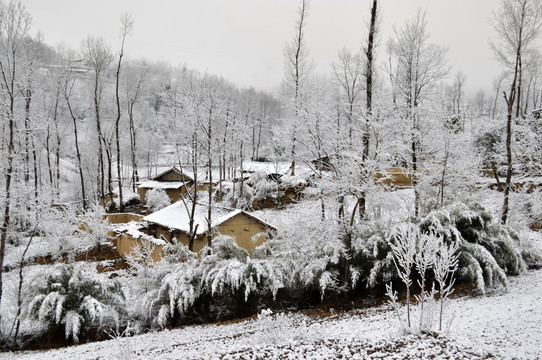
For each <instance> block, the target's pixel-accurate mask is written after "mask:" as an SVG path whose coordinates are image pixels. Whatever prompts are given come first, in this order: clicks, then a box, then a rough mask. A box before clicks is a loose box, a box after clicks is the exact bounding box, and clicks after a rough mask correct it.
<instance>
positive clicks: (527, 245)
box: [0, 0, 542, 359]
mask: <svg viewBox="0 0 542 360" xmlns="http://www.w3.org/2000/svg"><path fill="white" fill-rule="evenodd" d="M296 1H297V3H298V10H297V13H296V22H295V23H294V24H291V25H292V28H291V37H290V38H288V39H284V48H283V53H282V54H281V55H282V59H283V69H284V70H283V77H282V83H281V87H280V90H279V91H277V93H271V92H267V91H259V90H257V89H254V88H247V87H239V86H237V85H236V84H235V83H233V82H231V81H229V80H228V79H225V78H223V77H222V76H221V75H220V74H210V73H207V72H200V71H196V70H193V69H191V68H190V64H186V65H182V66H176V65H173V64H168V63H166V62H153V61H146V60H144V59H143V60H142V59H131V58H129V57H126V56H125V55H124V53H125V50H126V49H127V48H129V47H130V46H132V45H131V42H130V40H131V34H132V32H133V30H134V28H136V27H137V26H138V24H137V22H135V21H134V20H133V18H132V17H131V15H130V14H129V9H127V11H128V12H127V13H126V14H125V15H123V16H122V17H121V18H120V19H119V22H118V28H119V37H118V43H117V44H114V45H113V46H112V45H110V44H108V43H107V42H106V41H105V40H104V39H103V38H100V37H93V36H88V37H86V38H85V39H82V40H81V43H80V46H79V47H77V48H70V47H68V46H67V45H54V44H48V43H46V42H44V40H43V35H40V34H39V33H37V35H36V32H35V31H34V29H33V27H32V14H30V13H29V12H28V10H27V9H26V8H25V5H24V1H19V0H0V108H1V111H0V119H1V124H2V128H1V134H0V168H1V169H2V173H1V174H0V186H1V188H2V189H3V190H2V191H1V192H0V211H1V213H0V216H1V224H2V225H1V227H0V267H1V270H2V271H1V273H0V345H1V348H2V350H3V351H2V352H0V358H3V357H4V356H7V357H10V358H12V357H13V358H18V357H21V358H24V357H27V358H34V357H35V358H48V356H50V357H55V356H56V357H57V358H58V357H68V356H76V357H77V358H87V357H88V358H93V359H95V358H97V356H98V358H101V359H108V358H191V359H192V358H202V359H206V358H224V359H226V358H227V359H237V358H243V359H245V358H246V359H258V358H281V359H282V358H290V357H289V356H291V357H292V358H372V357H375V358H376V357H378V358H384V357H387V356H397V357H396V358H468V359H472V358H511V357H515V358H536V357H537V356H540V354H541V353H542V347H541V345H540V344H542V335H540V328H539V325H537V324H539V322H540V321H541V320H542V306H541V303H540V297H541V296H542V293H541V291H542V290H541V289H542V272H541V270H540V268H541V267H542V234H541V232H540V231H542V192H541V191H542V190H541V189H542V172H541V170H542V56H541V54H542V50H541V49H542V48H541V44H542V42H541V41H542V36H541V35H542V34H541V32H542V2H540V1H539V0H499V1H498V2H495V8H494V9H493V12H492V16H491V18H490V19H487V21H490V23H491V25H492V27H493V29H494V31H493V34H492V37H491V39H490V43H491V49H492V51H493V56H494V57H495V58H496V59H498V61H499V62H500V64H501V65H502V66H501V70H502V72H501V73H496V74H494V79H493V81H492V83H491V84H487V85H488V87H487V88H488V89H491V90H490V91H488V90H479V91H477V92H474V95H471V94H470V93H469V92H468V91H467V90H466V89H467V88H466V84H467V83H468V81H469V79H468V78H467V77H466V75H465V74H464V73H462V72H461V69H455V68H453V67H452V66H451V65H450V64H449V62H448V60H447V52H448V49H447V48H446V47H445V46H443V45H441V44H438V43H433V42H432V38H431V36H430V34H429V32H428V30H427V24H428V22H431V21H432V20H431V18H429V17H428V16H426V13H425V11H424V9H420V10H419V11H418V13H417V15H416V16H414V17H412V18H407V19H404V22H403V23H399V24H395V31H394V34H393V36H391V37H390V38H383V37H382V35H381V31H380V29H381V25H382V22H383V21H385V14H382V11H381V9H380V7H379V6H380V5H381V4H380V1H378V0H371V1H369V2H368V4H369V5H370V6H368V7H367V9H366V13H365V14H363V20H364V23H365V25H366V26H365V28H361V29H356V30H355V31H358V32H360V33H363V34H364V35H363V36H364V38H363V39H364V40H363V43H362V44H360V46H359V47H358V48H351V49H350V48H343V49H342V50H341V51H340V52H339V53H338V54H337V56H336V59H335V61H334V62H333V63H332V64H330V66H329V68H328V71H327V72H326V73H321V72H316V71H315V69H314V61H313V60H314V59H313V57H312V54H311V49H310V44H308V42H307V41H306V38H305V31H306V28H307V27H308V26H311V23H310V19H311V7H312V6H315V4H311V3H310V1H309V0H296ZM414 5H415V4H414V3H413V6H414ZM360 16H361V15H360ZM168 174H173V175H174V176H180V177H181V178H182V180H178V179H177V180H163V178H166V177H167V176H169V175H168ZM172 189H173V190H175V189H177V190H178V191H179V195H178V196H177V197H176V198H175V199H173V198H172V195H171V194H172V193H171V191H172ZM181 213H182V215H178V214H181ZM119 214H120V215H119ZM168 214H169V215H168ZM171 214H173V215H171ZM118 219H125V220H118ZM232 219H244V220H242V221H245V223H246V224H248V223H250V224H251V225H250V226H256V225H258V226H263V227H264V229H265V230H264V231H263V232H260V233H258V234H256V235H254V234H253V233H252V232H250V233H249V235H247V236H248V240H246V241H245V240H241V239H240V237H239V236H240V235H233V234H237V233H236V232H235V231H237V230H235V229H237V228H232V230H231V231H230V230H228V231H226V230H224V229H226V224H228V222H229V221H230V222H231V221H233V220H232ZM239 221H241V220H239ZM174 222H177V223H179V222H183V223H182V224H180V225H178V227H176V226H177V225H168V224H173V223H174ZM245 223H243V224H245ZM246 224H245V225H246ZM254 224H256V225H254ZM239 226H240V225H239ZM247 226H248V225H247ZM251 229H252V230H250V231H253V230H254V228H251ZM239 231H240V232H241V233H242V232H243V231H245V232H249V229H248V228H246V229H245V230H239ZM258 231H259V230H258ZM123 239H124V240H123ZM123 241H124V242H123ZM126 241H130V242H129V244H130V245H127V246H128V248H127V249H128V250H126V251H125V250H123V249H124V248H123V247H122V246H125V245H122V246H121V244H126ZM198 244H201V245H198ZM157 254H158V255H157ZM537 299H538V300H537ZM457 318H460V319H463V320H461V321H456V319H457ZM235 319H243V320H235ZM503 319H506V320H503ZM217 323H218V324H219V325H217ZM194 324H205V325H200V326H194ZM484 334H486V335H487V334H493V335H487V336H489V338H485V337H484V336H486V335H484ZM136 337H137V338H136ZM130 339H134V340H130ZM136 339H138V340H136ZM510 339H512V340H510ZM104 341H107V342H104ZM81 343H87V344H86V345H78V346H72V347H66V346H68V345H73V344H81ZM173 344H174V345H173ZM537 344H538V345H537ZM301 345H302V346H301ZM85 346H86V347H85ZM37 349H48V350H47V351H45V352H36V350H37ZM55 349H56V350H55Z"/></svg>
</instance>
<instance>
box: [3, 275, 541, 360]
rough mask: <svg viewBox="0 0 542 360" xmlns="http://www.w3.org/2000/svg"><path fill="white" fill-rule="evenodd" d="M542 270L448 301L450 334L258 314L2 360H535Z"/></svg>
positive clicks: (391, 320)
mask: <svg viewBox="0 0 542 360" xmlns="http://www.w3.org/2000/svg"><path fill="white" fill-rule="evenodd" d="M541 304H542V270H536V271H530V272H528V273H526V274H524V275H521V276H519V277H515V278H510V283H509V288H508V291H507V292H505V291H498V292H496V293H494V294H491V295H489V296H481V297H475V298H472V297H460V298H456V299H453V300H451V301H450V303H449V308H448V310H447V311H448V313H449V314H454V315H455V320H454V322H453V324H452V327H451V331H450V334H449V335H447V336H445V337H438V338H435V337H433V336H431V335H422V336H419V335H408V336H405V335H401V331H400V327H399V325H398V324H399V323H398V321H397V319H396V317H395V315H394V313H393V312H392V311H391V309H390V308H389V306H388V305H382V306H379V307H376V308H370V309H364V310H355V311H351V312H346V313H338V314H333V313H334V311H333V310H331V312H330V313H318V312H312V313H310V314H309V313H284V314H282V313H281V314H274V315H271V316H269V315H267V316H266V315H263V316H262V315H260V317H259V319H248V320H244V321H240V322H237V323H226V324H221V325H204V326H187V327H183V328H180V329H174V330H165V331H162V332H157V333H153V334H147V335H141V336H135V337H132V338H117V339H112V340H109V341H104V342H98V343H90V344H85V345H79V346H72V347H68V348H63V349H57V350H50V351H45V352H42V351H40V352H24V353H8V354H1V355H0V359H11V358H17V359H68V358H73V359H119V358H126V359H128V358H136V359H263V358H268V359H333V358H343V359H363V358H394V359H412V358H437V359H486V358H498V359H536V358H540V356H542V332H541V331H540V323H541V321H542V307H541V306H540V305H541Z"/></svg>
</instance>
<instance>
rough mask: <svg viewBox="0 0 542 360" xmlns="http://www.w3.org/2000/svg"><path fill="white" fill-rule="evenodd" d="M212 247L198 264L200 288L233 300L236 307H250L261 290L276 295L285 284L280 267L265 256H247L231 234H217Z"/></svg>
mask: <svg viewBox="0 0 542 360" xmlns="http://www.w3.org/2000/svg"><path fill="white" fill-rule="evenodd" d="M212 248H213V251H212V253H211V254H207V255H205V256H204V257H203V259H202V261H201V263H200V266H199V271H200V274H201V275H200V276H201V286H202V287H201V291H202V292H205V293H207V294H209V295H211V296H213V297H216V296H222V297H225V298H226V299H228V298H229V299H232V300H234V303H235V305H236V307H237V309H236V310H237V311H239V310H242V309H243V308H249V309H248V310H250V308H251V307H253V306H254V305H255V304H254V302H255V301H257V300H258V297H259V295H260V294H270V295H272V296H273V297H275V295H276V294H277V291H278V290H279V289H280V288H282V287H283V286H284V285H283V280H284V273H283V272H282V269H281V268H280V267H275V266H274V263H273V262H272V261H269V260H268V259H267V258H265V257H264V258H258V257H256V256H254V257H250V256H249V254H248V252H247V251H246V250H245V249H243V248H241V247H239V245H237V242H236V241H235V239H234V238H232V237H229V236H224V235H219V236H217V237H216V238H215V239H213V245H212Z"/></svg>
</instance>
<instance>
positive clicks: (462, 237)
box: [420, 203, 538, 292]
mask: <svg viewBox="0 0 542 360" xmlns="http://www.w3.org/2000/svg"><path fill="white" fill-rule="evenodd" d="M420 229H421V231H422V232H428V231H430V230H431V229H433V230H434V231H435V232H437V233H438V234H439V235H440V236H442V237H443V239H444V241H445V242H446V243H451V242H459V251H460V253H461V255H460V256H459V277H460V278H461V279H463V280H472V281H474V282H475V283H476V286H477V288H478V290H479V291H481V292H484V291H485V289H486V287H492V286H494V285H502V286H506V275H507V274H510V275H517V274H519V273H521V272H522V271H524V270H525V269H527V263H526V262H525V260H526V259H530V258H532V257H535V258H536V257H537V256H538V255H537V254H532V253H530V252H526V250H525V249H523V248H522V245H521V241H520V239H519V237H518V234H517V233H516V232H514V231H513V230H512V229H510V228H508V227H506V226H503V225H501V224H500V223H499V222H497V221H495V220H494V219H493V217H492V216H491V214H490V213H489V212H488V211H486V210H485V209H484V208H483V207H482V206H480V205H479V204H470V205H466V204H463V203H454V204H452V205H449V206H446V207H443V208H441V209H439V210H436V211H433V212H431V213H429V214H428V215H427V216H426V217H425V218H423V219H422V220H421V222H420Z"/></svg>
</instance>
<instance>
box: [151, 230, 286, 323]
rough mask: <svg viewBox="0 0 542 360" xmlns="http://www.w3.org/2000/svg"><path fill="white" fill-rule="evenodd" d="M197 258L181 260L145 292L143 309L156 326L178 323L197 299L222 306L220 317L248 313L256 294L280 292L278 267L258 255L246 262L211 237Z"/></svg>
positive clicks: (240, 252) (243, 254)
mask: <svg viewBox="0 0 542 360" xmlns="http://www.w3.org/2000/svg"><path fill="white" fill-rule="evenodd" d="M174 253H176V252H174ZM201 254H202V256H203V258H202V259H201V260H197V259H195V258H194V257H193V256H192V257H184V256H183V257H184V261H183V262H180V263H176V264H175V265H172V267H171V270H170V272H169V273H168V274H167V275H165V276H164V277H163V279H162V281H161V285H160V287H159V288H158V289H156V290H154V291H152V290H151V291H150V292H149V293H148V295H147V297H146V300H145V304H146V307H147V309H149V314H150V315H149V316H150V318H154V319H155V320H156V321H155V322H156V325H158V326H160V327H164V326H166V325H168V324H170V323H171V322H175V321H178V320H176V319H180V317H182V316H184V315H186V314H187V313H188V312H190V311H192V310H194V309H193V307H194V306H195V304H196V303H197V302H198V301H200V300H201V299H206V301H208V300H209V299H212V300H213V302H214V303H215V307H220V306H221V305H220V304H223V307H224V309H223V310H224V311H226V312H230V313H231V312H234V313H236V314H240V313H243V314H244V313H251V312H252V311H254V306H255V305H257V302H258V300H259V296H260V295H262V294H264V295H269V296H275V295H276V294H277V291H278V290H279V289H280V288H281V287H283V280H284V277H285V275H284V273H282V268H281V267H277V266H275V264H274V263H273V261H272V259H271V258H268V257H267V256H266V255H265V252H264V251H255V253H254V254H253V256H252V257H250V256H249V255H248V252H247V251H246V250H245V249H243V248H241V247H239V246H238V245H237V243H236V242H235V239H233V238H231V237H228V236H217V237H216V238H215V239H213V245H212V251H210V252H209V253H207V252H206V251H202V252H201ZM224 311H223V312H224ZM204 315H208V314H204Z"/></svg>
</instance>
